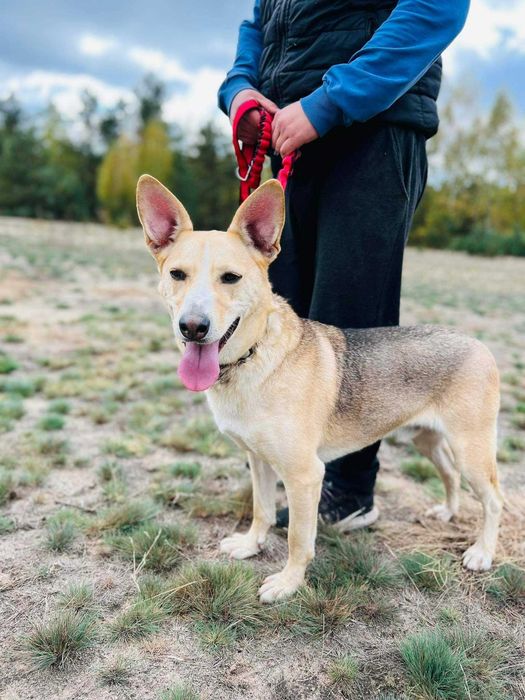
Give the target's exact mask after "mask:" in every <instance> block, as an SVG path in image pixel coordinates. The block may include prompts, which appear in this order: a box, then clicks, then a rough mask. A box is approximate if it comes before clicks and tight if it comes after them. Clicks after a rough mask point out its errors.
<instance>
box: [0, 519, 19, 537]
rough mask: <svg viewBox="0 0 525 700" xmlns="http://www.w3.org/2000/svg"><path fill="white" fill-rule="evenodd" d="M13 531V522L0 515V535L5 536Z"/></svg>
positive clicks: (14, 528)
mask: <svg viewBox="0 0 525 700" xmlns="http://www.w3.org/2000/svg"><path fill="white" fill-rule="evenodd" d="M14 530H16V525H15V522H14V520H11V518H8V517H7V516H6V515H0V535H7V534H8V533H9V532H13V531H14Z"/></svg>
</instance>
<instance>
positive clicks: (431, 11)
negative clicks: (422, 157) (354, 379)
mask: <svg viewBox="0 0 525 700" xmlns="http://www.w3.org/2000/svg"><path fill="white" fill-rule="evenodd" d="M469 5H470V0H399V2H398V4H397V5H396V7H395V8H394V10H393V11H392V13H391V15H390V16H389V18H388V19H387V20H386V21H385V22H383V24H382V25H381V26H380V27H379V28H378V30H377V31H376V32H375V33H374V35H373V36H372V38H371V39H370V40H369V41H368V42H367V43H366V44H365V45H364V46H363V48H362V49H360V50H359V51H358V52H357V53H355V54H354V55H353V56H352V57H351V59H350V60H349V62H348V63H341V64H337V65H334V66H332V67H331V68H330V69H329V70H327V71H326V73H325V74H324V76H323V83H322V85H321V86H320V87H319V88H317V89H316V90H314V91H313V92H312V93H311V94H309V95H307V96H306V97H303V98H302V99H301V105H302V107H303V109H304V112H305V114H306V116H307V117H308V119H309V120H310V122H311V123H312V125H313V127H314V129H315V130H316V131H317V133H318V134H319V136H323V135H324V134H326V133H327V132H328V131H330V129H332V128H333V127H335V126H337V125H340V124H344V125H345V126H349V125H350V124H352V123H353V122H355V121H358V122H364V121H367V120H368V119H371V118H372V117H374V116H375V115H376V114H379V113H380V112H383V111H384V110H386V109H388V108H389V107H390V106H391V105H392V104H394V102H395V101H396V100H397V99H399V98H400V97H401V96H402V95H404V94H405V92H407V90H409V89H410V88H411V87H412V85H414V83H416V82H417V81H418V80H419V78H420V77H421V76H422V75H423V74H424V73H425V72H426V71H427V70H428V68H429V67H430V66H431V65H432V63H433V62H434V61H435V60H436V59H437V58H438V56H439V55H440V54H441V53H442V52H443V51H444V50H445V49H446V48H447V46H448V45H449V44H450V43H451V42H452V41H453V39H454V38H455V37H456V36H457V35H458V34H459V32H460V31H461V29H462V28H463V25H464V24H465V20H466V18H467V14H468V9H469ZM262 48H263V46H262V32H261V28H260V0H255V7H254V16H253V20H251V21H249V20H245V21H244V22H243V23H242V24H241V27H240V30H239V40H238V44H237V55H236V57H235V62H234V64H233V67H232V69H231V70H230V71H229V72H228V74H227V76H226V79H225V81H224V82H223V84H222V85H221V87H220V89H219V106H220V108H221V109H222V110H223V112H225V113H226V114H229V111H230V106H231V103H232V101H233V98H234V97H235V95H237V93H239V92H240V91H241V90H244V89H246V88H255V89H257V85H258V79H259V61H260V58H261V53H262Z"/></svg>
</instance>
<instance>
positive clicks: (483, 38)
mask: <svg viewBox="0 0 525 700" xmlns="http://www.w3.org/2000/svg"><path fill="white" fill-rule="evenodd" d="M501 4H503V3H500V5H499V6H498V7H495V6H494V5H493V4H490V3H489V2H488V1H487V0H471V3H470V12H469V16H468V18H467V22H466V24H465V28H464V29H463V31H462V32H461V34H460V35H459V37H458V38H457V39H456V41H455V42H454V43H453V44H452V46H451V47H450V48H449V49H448V50H447V51H446V52H445V55H444V57H445V69H446V72H447V73H449V74H455V73H457V72H458V71H459V70H460V69H461V63H462V53H463V52H466V51H469V52H473V53H475V54H477V56H478V57H479V58H481V59H483V60H487V59H489V57H490V56H491V54H492V53H493V52H495V51H497V50H502V49H503V50H507V51H516V52H520V53H525V3H524V2H516V3H513V4H509V3H507V4H506V6H505V7H501Z"/></svg>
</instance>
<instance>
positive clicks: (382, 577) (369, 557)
mask: <svg viewBox="0 0 525 700" xmlns="http://www.w3.org/2000/svg"><path fill="white" fill-rule="evenodd" d="M319 542H320V543H322V544H323V545H325V546H326V549H324V550H322V551H320V552H319V554H318V556H317V557H316V559H314V561H313V562H312V564H311V566H310V570H309V576H308V578H309V580H310V581H311V582H312V583H313V584H314V585H316V584H319V585H323V586H330V587H331V588H332V589H337V588H338V587H340V586H343V587H344V586H347V585H350V584H354V585H360V584H366V585H367V586H369V587H370V588H390V589H392V588H397V587H398V586H399V585H400V583H401V572H400V571H399V567H398V566H397V565H396V563H395V562H394V561H392V560H391V559H387V558H386V557H385V556H384V555H383V554H382V553H381V551H380V549H379V544H378V541H377V539H376V538H375V536H374V535H373V534H371V533H369V532H356V533H353V534H352V535H351V536H341V535H339V534H338V533H337V532H335V531H334V530H332V529H330V528H324V529H323V530H322V531H321V532H320V535H319Z"/></svg>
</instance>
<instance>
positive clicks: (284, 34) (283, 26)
mask: <svg viewBox="0 0 525 700" xmlns="http://www.w3.org/2000/svg"><path fill="white" fill-rule="evenodd" d="M290 1H291V0H281V4H280V8H279V10H280V12H279V21H278V23H279V27H280V30H281V37H282V41H281V52H280V55H279V60H278V61H277V63H276V64H275V68H274V69H273V73H272V86H273V92H274V95H275V101H276V102H278V103H279V102H280V101H281V99H282V97H283V96H282V94H281V88H280V84H278V73H279V69H280V68H281V65H282V63H283V61H284V56H285V53H286V38H287V35H288V31H287V26H286V21H285V20H286V17H285V14H286V9H287V7H288V5H289V4H290Z"/></svg>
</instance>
